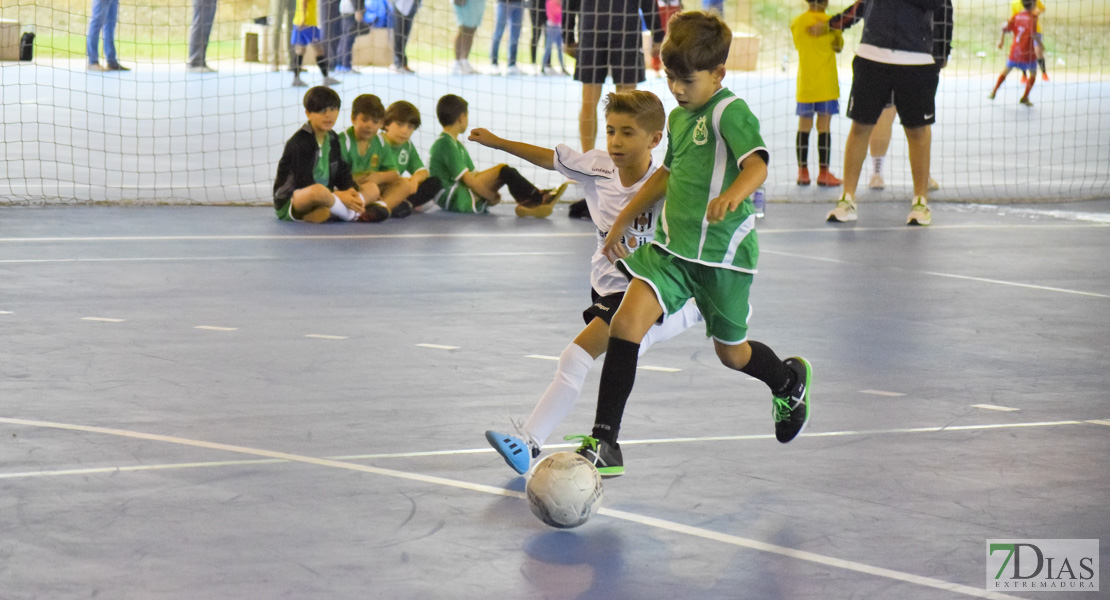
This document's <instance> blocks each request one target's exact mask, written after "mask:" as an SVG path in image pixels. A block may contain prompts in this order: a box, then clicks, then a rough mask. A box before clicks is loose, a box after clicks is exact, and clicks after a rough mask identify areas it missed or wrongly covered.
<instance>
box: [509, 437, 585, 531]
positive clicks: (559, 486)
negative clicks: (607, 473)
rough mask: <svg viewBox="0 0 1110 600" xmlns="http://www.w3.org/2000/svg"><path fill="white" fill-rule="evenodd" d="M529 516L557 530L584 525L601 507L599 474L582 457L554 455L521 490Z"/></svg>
mask: <svg viewBox="0 0 1110 600" xmlns="http://www.w3.org/2000/svg"><path fill="white" fill-rule="evenodd" d="M524 491H525V493H526V494H527V496H528V505H529V507H531V509H532V514H534V515H536V516H537V517H539V518H540V520H541V521H543V522H544V523H547V524H548V525H550V526H552V527H558V528H559V529H570V528H572V527H578V526H579V525H581V524H583V523H585V522H586V521H587V520H589V518H590V517H591V516H593V514H594V513H595V512H597V509H598V507H599V506H601V496H602V491H603V490H602V489H601V474H600V473H598V472H597V468H596V467H594V466H593V464H592V463H590V461H588V460H586V459H585V458H584V457H582V456H579V455H578V454H575V453H573V452H556V453H555V454H552V455H551V456H548V457H547V458H545V459H543V460H541V461H540V462H539V463H538V464H537V465H536V466H535V468H533V469H532V474H531V476H530V477H529V478H528V484H527V485H526V486H525V487H524Z"/></svg>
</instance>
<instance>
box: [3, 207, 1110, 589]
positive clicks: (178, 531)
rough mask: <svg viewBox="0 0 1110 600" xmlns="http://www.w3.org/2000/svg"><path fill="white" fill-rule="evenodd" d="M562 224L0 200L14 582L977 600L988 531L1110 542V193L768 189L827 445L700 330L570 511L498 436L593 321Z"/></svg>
mask: <svg viewBox="0 0 1110 600" xmlns="http://www.w3.org/2000/svg"><path fill="white" fill-rule="evenodd" d="M565 210H566V209H565V207H560V208H559V209H558V211H557V212H556V214H555V215H554V216H553V217H552V218H550V219H548V220H544V221H531V220H529V221H524V220H517V219H516V218H515V217H513V216H511V211H510V210H508V209H503V208H499V209H498V211H497V213H496V214H494V215H490V216H487V217H466V216H457V215H447V214H443V213H432V214H428V215H415V216H413V217H412V218H410V219H407V220H404V221H399V222H387V223H385V224H383V225H378V226H373V225H346V224H329V225H324V226H307V225H299V224H284V223H279V222H277V221H276V220H274V218H273V213H272V210H269V209H265V208H212V207H172V208H125V207H115V208H89V207H70V208H65V207H51V208H12V207H9V208H5V209H3V210H0V280H2V281H3V285H2V286H0V340H2V344H0V372H2V373H3V377H2V378H0V438H2V439H3V440H4V441H3V443H2V444H0V531H2V532H3V535H0V596H2V597H3V598H5V599H13V600H15V599H30V598H51V599H58V598H88V597H99V598H140V599H161V598H174V599H176V598H181V599H186V598H188V599H194V598H236V599H241V598H298V599H308V598H328V599H334V598H406V599H407V598H413V599H423V598H451V599H455V598H459V599H470V598H474V599H486V598H513V599H531V598H537V599H538V598H544V599H563V598H566V599H572V598H606V599H623V598H627V599H643V598H667V599H674V598H706V599H716V598H757V599H778V598H782V599H791V600H795V599H806V598H814V599H816V598H821V599H826V598H899V599H902V598H906V599H918V598H920V599H932V598H962V597H975V596H976V593H977V592H976V590H978V593H979V594H980V595H984V597H987V596H985V595H986V594H987V592H986V591H985V590H984V586H985V577H984V565H985V552H984V543H985V540H987V539H1011V538H1102V539H1103V540H1104V542H1103V546H1102V547H1103V550H1102V554H1101V561H1100V562H1101V564H1102V565H1103V566H1104V567H1105V565H1106V564H1107V550H1106V548H1107V544H1106V542H1105V540H1106V539H1110V507H1108V505H1107V502H1106V498H1107V497H1110V467H1107V460H1106V459H1107V456H1108V453H1110V393H1108V392H1107V390H1106V387H1107V383H1108V380H1107V375H1106V372H1107V366H1108V365H1107V359H1106V349H1107V342H1106V340H1107V339H1108V336H1110V264H1108V262H1107V260H1106V259H1107V256H1110V225H1108V223H1110V202H1107V201H1100V202H1090V203H1076V204H1070V205H1052V206H1050V207H1046V206H1024V207H1021V208H1020V209H1018V208H1013V209H1010V208H1001V209H999V208H994V207H985V206H953V205H943V204H939V203H938V204H937V205H935V208H934V211H935V214H934V222H935V225H933V226H932V227H930V228H927V229H922V228H907V227H904V226H903V225H902V223H903V220H904V218H905V213H906V212H907V210H908V207H907V206H906V205H903V204H901V203H899V204H893V203H865V204H863V205H861V220H860V222H859V223H858V224H856V225H854V226H832V225H827V224H825V223H824V222H823V221H822V217H823V215H824V212H825V210H827V206H812V205H799V204H790V205H783V204H772V205H771V206H770V209H769V211H768V213H769V214H768V216H767V218H766V219H765V220H763V221H762V222H761V225H760V236H761V244H762V248H763V255H762V258H761V262H760V274H759V275H758V276H757V278H756V284H755V286H754V288H753V298H752V303H753V305H754V308H755V313H754V317H753V321H752V330H751V333H752V337H753V338H754V339H759V340H761V341H764V342H765V343H767V344H769V345H770V346H772V347H773V348H774V349H775V350H776V351H778V352H779V353H780V354H781V355H784V356H785V355H791V354H802V355H804V356H806V357H807V358H809V359H810V360H811V361H812V363H813V365H814V368H815V385H814V387H813V394H814V396H813V402H814V413H813V419H812V422H811V424H810V427H809V428H808V430H807V434H806V435H805V436H803V437H801V438H799V439H798V440H796V441H795V442H793V443H791V444H789V445H786V446H782V445H780V444H778V443H776V442H775V441H774V439H773V438H772V437H771V435H772V423H771V419H770V415H769V414H768V413H769V409H770V406H769V405H770V398H769V394H768V392H767V390H766V389H765V388H764V387H763V386H762V384H759V383H758V382H755V381H749V380H748V379H747V378H746V377H745V376H743V375H739V374H737V373H734V372H731V371H728V370H727V369H725V368H724V367H722V366H720V365H719V364H718V363H717V361H716V359H715V357H714V355H713V352H712V349H711V345H710V344H709V343H708V342H707V341H706V340H705V339H704V337H703V335H702V333H701V332H698V331H690V332H687V333H685V334H684V335H682V336H679V337H678V338H676V339H674V340H672V341H671V342H669V343H667V344H665V345H662V346H660V347H657V348H655V349H653V350H652V351H651V352H650V353H649V354H648V355H647V356H646V357H645V358H644V359H643V360H642V361H641V365H647V366H655V367H664V368H667V369H671V371H652V370H641V371H640V374H639V376H638V381H637V387H636V389H635V391H634V393H633V396H632V399H631V401H630V403H629V407H628V413H627V415H626V418H625V425H624V431H623V437H624V438H625V439H624V440H623V442H624V445H625V458H626V464H627V466H628V474H627V475H626V476H624V477H621V478H618V479H615V480H610V481H607V482H606V485H605V488H606V489H605V491H606V495H605V499H604V506H605V508H606V512H604V513H603V514H600V515H597V516H596V517H594V519H592V520H591V521H590V522H589V523H587V524H586V525H584V526H583V527H581V528H579V529H577V530H573V531H568V532H559V531H554V530H551V529H548V528H547V527H545V526H544V525H543V524H541V523H540V522H539V521H538V520H536V519H535V518H533V517H532V516H531V514H530V513H529V511H528V508H527V506H526V504H525V502H524V501H523V500H522V499H520V498H519V492H520V491H521V490H522V488H523V480H522V479H521V478H519V477H516V476H515V475H514V474H513V473H512V472H511V471H510V470H509V469H508V468H507V467H506V466H505V465H504V463H503V462H502V461H501V459H500V458H499V457H497V456H496V455H495V454H494V453H493V452H492V451H491V450H490V449H489V448H488V447H487V446H486V444H485V441H484V439H483V437H482V433H483V431H484V430H485V429H489V428H500V429H506V428H509V427H510V425H509V418H510V416H512V417H522V416H525V415H527V413H528V411H529V410H530V409H531V407H532V405H533V403H534V402H535V400H536V399H537V398H538V397H539V394H540V393H541V392H542V391H543V389H544V387H545V386H546V384H547V382H548V380H549V378H550V376H551V374H552V372H553V369H554V363H553V362H550V361H546V360H542V359H536V358H529V355H549V356H550V355H557V354H559V352H560V351H561V349H562V348H563V347H564V346H565V345H566V343H567V342H568V341H569V340H570V339H571V338H572V337H573V335H574V333H576V331H577V330H578V329H579V328H580V326H581V320H580V317H579V314H580V311H581V309H582V308H583V307H584V306H585V304H586V303H587V301H588V297H589V296H588V292H589V289H588V279H587V276H586V273H587V268H588V258H589V255H590V253H591V252H592V249H593V246H594V239H593V236H594V233H593V230H592V228H591V226H590V224H589V223H587V222H583V221H573V220H570V219H567V218H566V213H565ZM90 318H93V319H113V320H112V321H107V320H88V319H90ZM198 326H199V327H217V328H226V329H198V328H197V327H198ZM307 336H334V337H335V338H342V339H333V338H329V337H307ZM421 344H425V345H432V346H440V347H428V346H421ZM442 346H446V347H450V348H442ZM598 371H599V369H596V368H595V370H594V372H593V373H591V376H590V378H589V380H588V381H587V385H586V389H585V391H584V395H583V401H582V402H581V403H580V404H579V406H578V407H576V409H575V411H574V413H573V414H572V415H571V417H570V418H569V419H568V420H567V422H566V423H565V424H564V425H563V426H561V427H560V428H559V429H558V430H557V431H556V435H557V436H561V435H563V434H569V433H582V432H586V431H588V429H589V426H590V424H591V422H592V414H593V408H592V407H593V400H594V397H595V394H596V389H597V376H598ZM976 405H989V406H992V407H994V408H984V407H981V406H976ZM1001 408H1005V409H1007V410H1000V409H1001ZM552 449H555V448H552ZM1105 571H1106V569H1105V568H1104V569H1103V572H1105ZM1104 585H1105V583H1104ZM942 588H947V589H942ZM1103 594H1105V592H1103ZM994 597H1001V596H994ZM1010 597H1017V596H1010ZM1020 597H1022V598H1037V597H1044V598H1048V597H1054V596H1050V595H1049V594H1047V593H1042V594H1039V595H1038V594H1028V593H1025V594H1021V595H1020Z"/></svg>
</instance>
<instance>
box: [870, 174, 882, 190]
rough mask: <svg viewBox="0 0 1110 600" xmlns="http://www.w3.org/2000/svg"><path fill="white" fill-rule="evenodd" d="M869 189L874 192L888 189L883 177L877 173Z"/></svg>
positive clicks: (872, 178) (872, 177) (873, 176)
mask: <svg viewBox="0 0 1110 600" xmlns="http://www.w3.org/2000/svg"><path fill="white" fill-rule="evenodd" d="M867 187H868V188H870V189H873V190H881V189H883V188H884V187H886V182H885V181H883V176H882V175H879V174H878V173H875V174H874V175H872V176H871V183H868V184H867Z"/></svg>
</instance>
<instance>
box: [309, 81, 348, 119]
mask: <svg viewBox="0 0 1110 600" xmlns="http://www.w3.org/2000/svg"><path fill="white" fill-rule="evenodd" d="M342 105H343V101H342V100H340V99H339V94H337V93H336V92H335V90H333V89H331V88H330V87H328V86H326V85H318V86H316V87H314V88H309V89H308V91H307V92H305V93H304V109H305V110H307V111H308V112H311V113H322V112H325V111H327V110H328V109H331V108H334V109H336V110H339V107H340V106H342Z"/></svg>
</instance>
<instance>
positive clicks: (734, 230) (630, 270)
mask: <svg viewBox="0 0 1110 600" xmlns="http://www.w3.org/2000/svg"><path fill="white" fill-rule="evenodd" d="M731 43H732V32H731V31H730V30H729V28H728V26H727V25H725V23H724V22H723V21H721V19H720V17H717V16H716V15H712V14H709V13H705V12H701V11H696V12H685V13H681V14H679V15H677V16H675V17H674V18H673V19H671V21H670V23H669V24H668V32H667V38H666V40H665V41H664V43H663V49H662V58H663V66H664V69H665V71H666V76H667V86H668V87H669V88H670V91H671V94H673V95H674V97H675V100H677V101H678V105H679V107H678V108H676V109H675V110H673V111H671V114H670V117H669V119H668V123H667V138H668V144H667V153H666V157H665V158H664V160H663V168H661V169H659V170H657V171H656V172H655V173H654V174H653V175H652V176H651V178H650V179H648V180H647V181H646V182H645V183H644V185H643V187H642V188H640V191H639V192H638V193H637V194H636V196H634V197H633V198H632V200H631V201H629V203H628V205H627V206H625V207H624V209H623V210H622V211H621V213H620V215H618V216H617V219H616V221H615V222H614V223H613V226H612V227H611V228H610V229H609V234H608V235H607V236H606V238H605V246H604V248H603V252H604V253H605V255H606V256H608V257H609V259H610V260H612V261H614V262H615V263H616V265H617V267H618V268H620V269H621V270H622V271H624V272H625V273H626V274H628V275H629V276H630V277H631V278H632V283H631V284H630V285H629V286H628V291H627V292H626V293H625V296H624V300H623V301H622V302H621V305H620V308H618V309H617V313H616V314H615V315H613V320H612V323H611V324H610V328H609V336H610V337H609V347H608V350H607V351H606V353H605V363H604V366H603V367H602V371H601V383H600V389H599V390H598V398H597V415H596V418H595V423H594V428H593V432H592V433H591V435H589V436H582V438H583V442H582V445H581V447H579V449H578V453H579V454H581V455H583V456H585V457H586V458H587V459H588V460H590V461H591V462H592V463H594V465H595V466H597V467H598V470H599V471H600V472H601V474H602V475H603V476H610V477H611V476H615V475H621V474H623V473H624V460H623V457H622V456H621V450H620V446H619V445H618V444H617V435H618V433H619V431H620V422H621V417H622V415H623V413H624V407H625V404H626V403H627V401H628V396H629V395H630V394H631V393H632V386H633V384H634V382H635V379H636V359H637V355H638V354H639V348H640V342H641V340H643V338H644V334H645V333H646V332H647V331H648V329H650V328H651V326H652V325H653V324H654V323H656V322H657V321H658V320H659V318H660V317H662V316H663V314H664V312H666V313H667V314H674V313H676V312H678V310H680V309H681V308H682V307H683V306H684V305H685V304H686V302H687V300H689V299H690V298H694V299H695V300H696V301H697V304H698V307H699V308H700V309H701V311H702V313H703V314H704V316H705V323H706V333H707V335H708V336H710V337H712V338H713V346H714V350H716V353H717V357H718V358H719V359H720V360H721V363H722V364H724V365H725V366H726V367H729V368H731V369H735V370H737V371H741V372H743V373H746V374H748V375H750V376H752V377H755V378H756V379H759V380H761V381H763V382H764V383H766V384H767V386H768V387H770V388H771V392H772V396H773V403H772V407H773V408H772V416H773V418H774V422H775V437H776V438H777V439H778V441H780V442H782V443H786V442H789V441H791V440H793V439H794V438H795V437H796V436H797V435H798V434H799V433H801V431H802V429H803V428H804V427H805V425H806V423H807V421H808V420H809V399H810V390H809V388H810V381H811V377H812V369H811V367H810V365H809V362H807V361H806V360H805V359H803V358H801V357H793V358H788V359H786V360H785V361H783V360H780V359H779V358H778V356H776V355H775V353H774V352H773V351H772V350H771V349H770V348H768V347H767V346H766V345H764V344H761V343H759V342H756V341H749V340H748V318H749V317H750V315H751V307H750V305H749V304H748V291H749V288H750V286H751V282H752V276H753V275H754V274H755V272H756V261H757V259H758V257H759V242H758V240H757V238H756V233H755V210H754V208H753V206H752V203H751V200H749V196H750V195H751V193H752V192H754V191H755V190H756V189H757V188H758V187H759V186H760V185H762V184H763V181H764V180H765V179H766V178H767V159H768V153H767V148H766V146H765V145H764V143H763V139H762V138H761V137H760V135H759V121H758V120H757V119H756V118H755V116H754V115H753V114H752V113H751V111H750V110H749V109H748V106H747V104H746V103H745V102H744V101H743V100H741V99H740V98H737V97H736V96H735V95H734V94H733V93H732V92H730V91H729V90H727V89H725V88H724V87H722V86H721V81H722V80H723V79H724V77H725V60H726V59H727V58H728V51H729V46H730V45H731ZM664 197H665V198H666V199H665V200H664V203H663V215H662V217H661V219H660V231H659V232H657V233H656V235H655V240H654V241H653V242H652V243H651V244H649V245H643V246H640V247H639V248H637V249H636V251H635V252H634V253H632V254H631V255H629V253H628V250H627V248H626V247H625V246H624V244H622V243H621V236H622V233H623V232H624V231H625V230H626V229H627V228H628V226H629V225H630V224H631V222H632V220H633V219H635V218H636V217H637V216H638V215H639V214H640V213H642V212H644V210H647V209H648V208H650V207H651V206H652V205H654V204H655V203H656V202H658V201H659V200H660V199H661V198H664Z"/></svg>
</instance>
